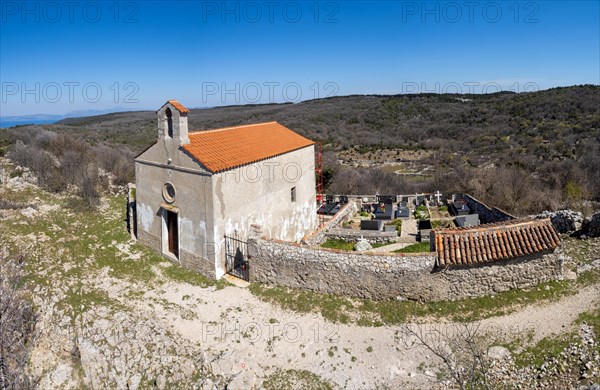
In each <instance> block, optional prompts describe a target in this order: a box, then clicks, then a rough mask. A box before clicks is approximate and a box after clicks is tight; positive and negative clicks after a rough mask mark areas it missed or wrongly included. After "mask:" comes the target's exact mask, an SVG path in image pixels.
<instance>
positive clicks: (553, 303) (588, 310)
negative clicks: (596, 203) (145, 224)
mask: <svg viewBox="0 0 600 390" xmlns="http://www.w3.org/2000/svg"><path fill="white" fill-rule="evenodd" d="M12 169H13V168H12V167H11V166H9V165H8V163H7V162H6V161H5V162H4V166H3V176H2V178H3V180H2V189H1V190H0V199H1V200H2V202H3V203H2V205H3V206H2V210H1V214H0V240H1V242H2V243H3V246H4V247H5V248H6V251H7V252H9V253H23V254H25V255H26V258H27V271H28V273H29V275H30V276H29V281H28V284H27V287H28V288H30V289H31V291H32V293H31V299H32V300H33V303H34V306H35V308H36V311H37V313H38V316H39V318H38V322H37V326H36V332H35V338H34V341H33V343H32V345H33V348H32V350H31V353H30V359H29V360H30V362H29V365H28V374H29V375H30V376H31V377H32V378H33V379H34V380H35V381H37V384H38V387H39V388H44V389H46V388H65V389H69V388H81V387H84V386H86V387H89V388H123V389H124V388H130V389H136V388H150V387H151V388H159V389H163V388H204V389H211V388H219V389H221V388H225V386H227V388H229V389H240V388H244V389H246V388H261V387H262V388H266V389H280V388H298V389H305V388H353V389H365V388H390V389H392V388H394V389H395V388H432V387H452V384H451V383H450V382H444V381H442V382H440V381H439V380H438V375H437V371H438V370H437V367H438V364H439V363H440V360H439V358H437V357H436V356H435V355H434V354H433V353H432V352H431V351H430V350H429V349H427V348H426V347H424V346H423V345H416V346H414V345H411V346H410V347H409V346H408V345H407V342H406V341H407V340H406V337H408V336H406V333H405V332H404V329H405V328H404V327H405V325H404V324H391V325H383V326H364V324H361V325H359V324H357V323H354V322H352V321H350V322H348V323H337V322H332V321H330V320H328V319H326V318H325V317H324V316H323V315H322V314H321V313H319V312H317V311H313V312H298V311H294V310H290V309H286V308H283V307H281V306H280V305H278V304H276V303H270V302H268V301H267V300H265V299H263V298H261V297H260V296H259V295H256V294H254V293H253V292H252V291H251V289H249V288H243V287H238V286H233V285H230V284H228V283H226V282H214V281H209V280H206V279H205V278H203V277H201V276H198V275H196V274H194V273H191V272H188V271H186V270H184V269H181V268H180V267H178V266H176V265H173V264H171V263H170V262H168V261H166V260H164V259H163V258H161V257H160V256H158V255H156V254H154V253H152V252H151V251H149V250H147V249H146V248H144V247H142V246H140V245H138V244H136V243H135V242H133V241H131V240H130V239H129V235H128V234H127V232H126V231H125V229H124V223H123V212H124V204H125V203H124V198H123V197H121V196H115V197H109V198H105V199H103V200H102V202H101V205H100V207H99V209H98V210H97V211H93V212H86V211H80V210H79V209H78V208H77V207H73V205H74V204H76V203H77V202H76V200H74V198H73V196H71V195H68V194H62V195H51V194H48V193H46V192H44V191H42V190H40V189H39V188H37V186H36V185H35V180H33V179H31V178H30V177H29V175H28V173H27V172H24V173H21V174H20V176H13V177H11V172H12ZM568 240H571V241H568V243H569V248H571V249H570V250H571V252H572V253H571V252H569V253H568V254H571V255H572V256H573V258H574V259H573V261H572V262H571V263H570V264H568V267H569V270H570V271H571V272H572V273H573V276H572V279H573V280H572V281H570V282H565V283H571V284H572V285H573V286H577V283H579V281H580V280H582V279H584V278H588V279H589V278H590V275H592V276H594V275H597V272H598V271H597V266H600V264H599V263H598V258H600V250H599V249H600V240H599V239H588V240H586V241H585V242H586V243H587V244H585V245H586V246H585V247H584V246H580V245H579V241H575V239H574V238H571V239H568ZM573 248H574V249H573ZM599 287H600V284H598V281H597V279H594V281H592V282H586V283H582V284H581V288H578V289H577V291H576V292H574V293H572V294H565V295H564V296H557V297H556V299H550V300H548V299H546V300H543V301H540V302H537V303H534V304H528V305H523V306H518V309H517V310H515V311H512V312H510V313H509V314H505V315H502V316H496V317H492V318H487V319H483V320H481V321H478V322H476V324H479V325H480V326H481V334H480V336H482V337H483V336H485V335H486V334H493V335H494V346H495V348H494V349H492V350H491V351H490V352H491V353H490V354H487V353H486V359H489V362H493V363H490V364H489V365H490V372H489V376H490V380H492V381H497V382H494V383H502V382H503V381H505V383H507V384H509V386H511V385H514V386H515V387H518V386H519V385H520V386H521V387H522V388H531V387H536V386H538V387H549V388H578V386H580V385H589V384H590V383H598V382H600V368H599V367H600V360H599V357H598V338H597V335H598V332H599V330H598V329H597V328H595V327H594V325H595V324H597V323H598V322H599V321H598V311H599V307H600V293H599ZM517 304H518V303H517ZM346 310H348V311H352V310H353V309H352V308H351V307H349V308H347V309H346ZM418 320H419V321H420V325H418V326H420V327H436V329H442V330H443V331H444V332H445V331H447V330H452V329H457V327H458V325H457V324H455V323H453V322H451V321H448V320H439V319H435V320H434V319H433V318H430V317H420V318H419V319H418ZM588 323H589V324H588ZM411 326H417V325H414V324H413V325H411ZM596 326H598V325H596ZM561 338H566V341H565V343H564V345H562V344H561V345H560V347H561V348H560V352H558V353H556V354H554V355H552V356H554V357H552V358H551V359H549V360H548V361H547V362H546V363H543V364H540V365H536V364H530V363H529V362H528V363H527V364H525V365H524V364H523V362H522V360H523V356H526V355H523V353H525V352H527V351H530V350H531V351H536V348H537V351H538V352H536V353H535V354H534V353H533V352H531V353H532V354H533V355H532V356H538V355H539V350H540V349H541V350H542V352H548V353H551V352H553V351H554V349H555V348H557V345H556V344H555V343H550V344H544V343H548V341H547V340H554V339H561ZM484 339H485V337H484ZM488 339H490V340H491V338H488ZM546 345H548V346H547V347H546ZM490 346H491V345H490ZM546 349H547V351H545V350H546ZM486 350H487V349H486ZM527 353H529V352H527ZM488 355H489V356H488ZM544 364H545V365H544Z"/></svg>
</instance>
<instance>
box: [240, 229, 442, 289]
mask: <svg viewBox="0 0 600 390" xmlns="http://www.w3.org/2000/svg"><path fill="white" fill-rule="evenodd" d="M248 254H249V256H250V281H253V282H262V283H268V284H276V285H281V286H287V287H294V288H302V289H308V290H313V291H319V292H322V293H329V294H338V295H348V296H354V297H360V298H369V299H393V298H396V297H397V296H406V295H409V296H410V290H411V289H413V288H415V287H416V286H417V285H418V284H419V283H418V279H420V278H421V277H422V276H423V275H427V274H429V272H431V269H432V268H433V264H434V261H435V254H433V253H426V254H416V255H407V256H402V255H388V254H370V253H369V254H367V253H355V252H343V251H335V250H326V249H311V248H309V247H306V246H301V245H293V244H290V243H285V242H279V241H274V240H264V239H260V238H255V237H251V238H250V239H249V240H248ZM400 281H401V282H400Z"/></svg>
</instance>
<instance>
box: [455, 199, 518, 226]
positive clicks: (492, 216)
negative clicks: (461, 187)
mask: <svg viewBox="0 0 600 390" xmlns="http://www.w3.org/2000/svg"><path fill="white" fill-rule="evenodd" d="M464 200H465V203H466V204H467V206H469V208H470V209H471V212H472V213H475V214H479V220H480V221H481V223H482V224H485V223H494V222H502V221H509V220H511V219H515V217H514V216H513V215H511V214H509V213H507V212H506V211H503V210H500V209H499V208H496V207H494V208H490V207H488V205H486V204H485V203H483V202H481V201H479V200H477V199H475V198H473V197H472V196H471V195H465V196H464Z"/></svg>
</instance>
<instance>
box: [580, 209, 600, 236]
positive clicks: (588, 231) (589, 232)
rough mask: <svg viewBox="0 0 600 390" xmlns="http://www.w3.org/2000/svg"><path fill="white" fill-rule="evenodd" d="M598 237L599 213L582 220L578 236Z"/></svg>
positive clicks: (599, 230)
mask: <svg viewBox="0 0 600 390" xmlns="http://www.w3.org/2000/svg"><path fill="white" fill-rule="evenodd" d="M582 236H586V237H600V213H596V214H594V215H592V217H591V218H590V219H586V220H585V221H583V225H582V227H581V234H580V237H582Z"/></svg>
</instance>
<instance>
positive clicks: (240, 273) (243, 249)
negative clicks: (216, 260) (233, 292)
mask: <svg viewBox="0 0 600 390" xmlns="http://www.w3.org/2000/svg"><path fill="white" fill-rule="evenodd" d="M225 272H227V273H228V274H230V275H233V276H235V277H237V278H240V279H244V280H246V281H250V264H249V262H248V245H247V244H246V241H242V240H240V239H239V238H238V237H237V236H236V237H228V236H225Z"/></svg>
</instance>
